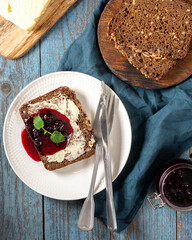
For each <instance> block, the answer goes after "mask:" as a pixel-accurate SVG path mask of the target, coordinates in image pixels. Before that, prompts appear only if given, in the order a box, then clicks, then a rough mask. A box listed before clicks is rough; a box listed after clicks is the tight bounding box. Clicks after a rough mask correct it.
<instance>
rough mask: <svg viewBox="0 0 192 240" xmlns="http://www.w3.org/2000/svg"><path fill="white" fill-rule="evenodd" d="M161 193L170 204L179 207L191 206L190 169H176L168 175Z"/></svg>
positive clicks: (191, 181)
mask: <svg viewBox="0 0 192 240" xmlns="http://www.w3.org/2000/svg"><path fill="white" fill-rule="evenodd" d="M163 192H164V195H165V197H166V198H167V199H168V201H169V202H170V203H172V204H173V205H176V206H179V207H188V206H191V205H192V169H189V168H178V169H176V170H173V171H172V172H170V173H169V175H168V176H167V178H166V179H165V181H164V184H163Z"/></svg>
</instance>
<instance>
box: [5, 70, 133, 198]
mask: <svg viewBox="0 0 192 240" xmlns="http://www.w3.org/2000/svg"><path fill="white" fill-rule="evenodd" d="M60 86H68V87H69V88H71V89H73V90H75V92H76V94H77V97H78V99H79V100H80V102H81V104H82V106H83V107H84V109H85V110H86V112H87V115H88V117H89V119H90V121H91V124H93V120H94V115H95V112H96V109H97V105H98V102H99V98H100V86H101V84H100V81H99V80H97V79H96V78H93V77H91V76H89V75H86V74H82V73H78V72H56V73H52V74H48V75H45V76H43V77H40V78H38V79H36V80H35V81H33V82H32V83H30V84H29V85H28V86H26V87H25V88H24V89H23V90H22V91H21V92H20V93H19V94H18V95H17V97H16V98H15V100H14V101H13V103H12V104H11V106H10V108H9V110H8V113H7V116H6V118H5V123H4V129H3V140H4V147H5V152H6V155H7V158H8V160H9V163H10V165H11V167H12V168H13V170H14V171H15V173H16V174H17V176H18V177H19V178H20V179H21V180H22V181H23V182H24V183H25V184H26V185H27V186H29V187H30V188H32V189H33V190H34V191H36V192H38V193H40V194H42V195H45V196H47V197H50V198H55V199H61V200H75V199H81V198H85V197H86V196H87V194H88V190H89V186H90V181H91V176H92V171H93V163H94V157H91V158H88V159H85V160H82V161H79V162H77V163H75V164H71V165H69V166H67V167H65V168H63V169H58V170H55V171H48V170H46V169H45V168H44V166H43V164H42V163H41V162H35V161H33V160H32V159H31V158H30V157H29V156H28V154H27V153H26V152H25V150H24V148H23V146H22V142H21V131H22V129H23V127H24V123H23V121H22V119H21V117H20V115H19V108H20V107H21V105H22V104H23V103H25V102H26V101H28V100H31V99H33V98H35V97H38V96H40V95H43V94H45V93H47V92H49V91H51V90H53V89H55V88H57V87H60ZM108 91H112V90H111V89H110V88H108ZM114 94H115V93H114ZM131 136H132V135H131V126H130V121H129V117H128V115H127V112H126V110H125V108H124V106H123V104H122V102H121V101H120V99H119V98H118V96H117V95H116V108H115V115H114V122H113V126H112V129H111V134H110V147H111V157H112V178H113V180H114V179H115V178H116V177H117V176H118V175H119V173H120V172H121V170H122V169H123V167H124V165H125V163H126V161H127V158H128V155H129V152H130V147H131ZM104 188H105V180H104V166H103V162H100V164H99V169H98V174H97V179H96V188H95V193H97V192H99V191H101V190H103V189H104Z"/></svg>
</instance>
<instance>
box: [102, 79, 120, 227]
mask: <svg viewBox="0 0 192 240" xmlns="http://www.w3.org/2000/svg"><path fill="white" fill-rule="evenodd" d="M102 88H103V101H102V104H103V106H102V108H103V111H102V113H101V132H102V136H103V138H102V139H103V160H104V166H105V180H106V208H107V227H108V229H109V230H110V231H116V230H117V219H116V213H115V206H114V200H113V188H112V176H111V155H110V148H109V141H108V136H109V129H108V121H107V107H106V98H107V94H106V86H105V83H104V82H102Z"/></svg>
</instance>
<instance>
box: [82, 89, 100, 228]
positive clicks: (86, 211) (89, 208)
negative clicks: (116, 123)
mask: <svg viewBox="0 0 192 240" xmlns="http://www.w3.org/2000/svg"><path fill="white" fill-rule="evenodd" d="M102 110H103V89H102V88H101V94H100V100H99V103H98V107H97V111H96V115H95V120H94V123H93V131H94V134H95V136H96V138H97V144H96V149H95V160H94V168H93V174H92V179H91V185H90V188H89V193H88V196H87V198H86V199H85V201H84V203H83V206H82V209H81V212H80V215H79V221H78V227H79V228H80V229H81V230H84V231H89V230H91V229H92V228H93V224H94V210H95V203H94V198H93V195H94V188H95V180H96V175H97V169H98V165H99V160H100V157H101V152H102V133H101V122H100V116H101V114H102Z"/></svg>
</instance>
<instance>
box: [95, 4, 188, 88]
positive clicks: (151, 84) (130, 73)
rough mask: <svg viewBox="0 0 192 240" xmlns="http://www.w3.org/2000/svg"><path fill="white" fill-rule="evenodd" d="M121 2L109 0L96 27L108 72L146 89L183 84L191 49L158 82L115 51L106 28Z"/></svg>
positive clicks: (186, 75)
mask: <svg viewBox="0 0 192 240" xmlns="http://www.w3.org/2000/svg"><path fill="white" fill-rule="evenodd" d="M121 3H122V1H120V0H110V1H109V3H108V4H107V5H106V7H105V9H104V11H103V13H102V15H101V18H100V20H99V25H98V41H99V47H100V51H101V54H102V56H103V59H104V61H105V63H106V64H107V66H108V67H109V68H110V70H111V71H112V72H113V73H114V74H115V75H116V76H117V77H119V78H120V79H122V80H123V81H125V82H127V83H130V84H132V85H135V86H139V87H142V88H146V89H158V88H167V87H170V86H173V85H176V84H178V83H181V82H183V81H184V80H186V79H187V78H188V77H189V76H190V75H191V74H192V47H191V49H190V51H189V53H188V54H187V56H186V57H185V58H184V59H182V60H178V61H177V63H176V65H175V66H174V67H173V68H172V69H170V70H169V72H168V73H167V74H166V75H164V76H163V78H162V79H160V80H154V79H149V78H145V77H144V75H142V74H141V73H140V72H139V71H138V70H137V69H136V68H134V67H133V66H132V65H131V64H130V63H129V62H128V60H127V59H126V57H124V56H123V55H122V54H121V53H120V52H119V51H118V50H117V49H115V45H114V41H112V40H110V38H109V36H108V26H109V22H110V21H111V19H112V17H113V16H114V15H115V14H116V13H117V12H118V10H119V8H120V6H121Z"/></svg>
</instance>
